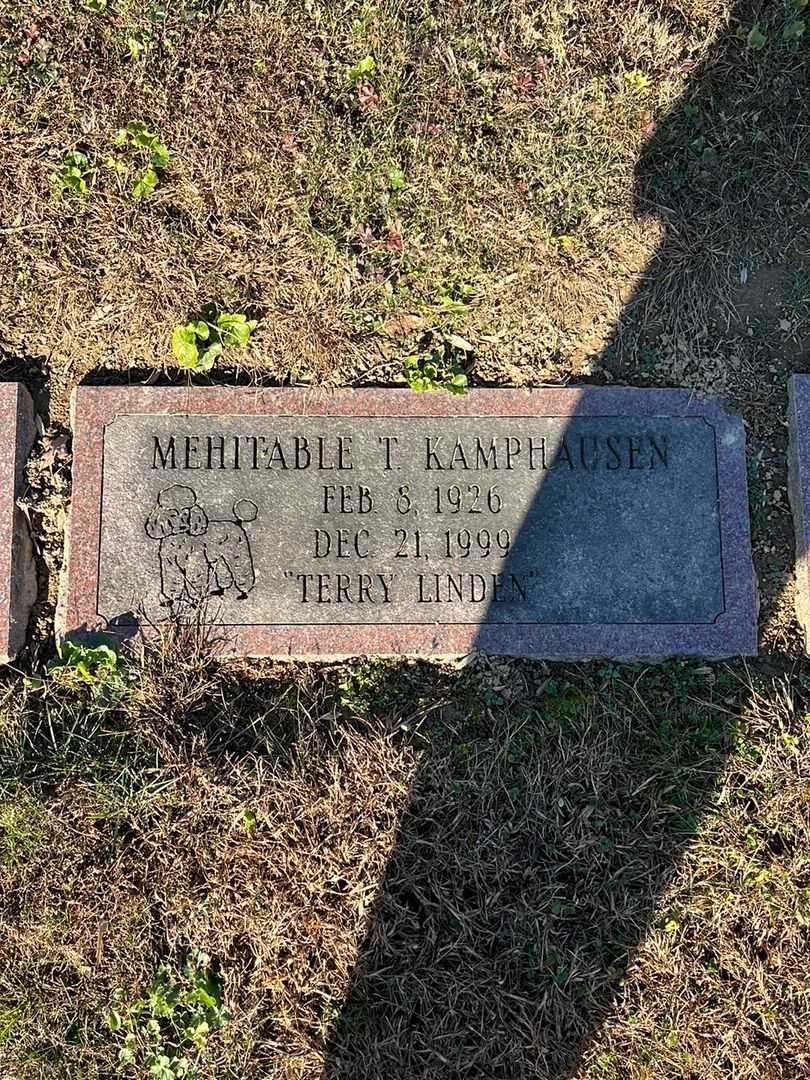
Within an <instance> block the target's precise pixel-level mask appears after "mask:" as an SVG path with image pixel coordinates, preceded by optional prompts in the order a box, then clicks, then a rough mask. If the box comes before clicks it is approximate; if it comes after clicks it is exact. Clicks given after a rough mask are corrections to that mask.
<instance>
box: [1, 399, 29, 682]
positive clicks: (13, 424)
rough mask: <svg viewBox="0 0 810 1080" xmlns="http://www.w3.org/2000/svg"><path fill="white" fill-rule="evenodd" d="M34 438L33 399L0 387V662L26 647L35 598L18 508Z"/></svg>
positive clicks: (26, 533) (25, 528) (26, 538)
mask: <svg viewBox="0 0 810 1080" xmlns="http://www.w3.org/2000/svg"><path fill="white" fill-rule="evenodd" d="M35 437H36V429H35V426H34V407H33V404H32V402H31V396H30V394H29V393H28V391H27V390H26V388H25V387H24V386H23V385H22V383H16V382H8V383H0V663H7V662H8V661H9V660H12V659H13V658H14V657H15V656H16V655H17V653H18V652H19V651H20V649H21V648H22V646H23V645H24V643H25V635H26V631H27V629H28V617H29V615H30V614H31V607H32V606H33V603H34V601H35V600H36V596H37V579H36V569H35V565H34V555H33V550H32V545H31V536H30V533H29V531H28V522H27V521H26V519H25V515H24V514H23V513H22V511H21V510H20V509H19V508H18V506H17V504H16V499H17V498H18V496H19V495H20V494H21V492H22V489H23V486H24V483H25V477H24V468H25V462H26V459H27V457H28V454H29V453H30V451H31V447H32V446H33V444H34V439H35Z"/></svg>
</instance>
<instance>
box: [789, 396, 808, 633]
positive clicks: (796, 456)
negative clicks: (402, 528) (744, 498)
mask: <svg viewBox="0 0 810 1080" xmlns="http://www.w3.org/2000/svg"><path fill="white" fill-rule="evenodd" d="M788 390H789V395H790V402H789V406H788V417H789V429H790V446H789V450H788V494H789V496H790V506H791V509H792V511H793V525H794V529H795V533H796V618H797V619H798V620H799V624H800V625H801V627H802V630H803V632H804V648H805V652H810V552H808V544H809V543H810V375H794V376H793V377H792V378H791V380H790V383H789V384H788Z"/></svg>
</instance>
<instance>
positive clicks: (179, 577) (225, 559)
mask: <svg viewBox="0 0 810 1080" xmlns="http://www.w3.org/2000/svg"><path fill="white" fill-rule="evenodd" d="M258 512H259V508H258V507H257V506H256V504H255V503H254V502H251V500H250V499H238V500H237V501H236V502H235V503H234V504H233V520H231V519H228V520H225V521H220V520H216V521H213V520H211V519H209V517H208V515H207V514H206V512H205V510H204V509H203V507H202V506H200V504H199V503H198V502H197V493H196V492H195V491H194V489H193V488H190V487H185V486H184V485H183V484H173V485H172V486H171V487H167V488H164V489H163V491H161V492H160V493H159V495H158V497H157V504H156V506H155V507H154V509H153V510H152V512H151V513H150V515H149V517H148V518H147V519H146V525H145V528H146V534H147V536H150V537H151V538H152V539H153V540H159V541H160V547H159V549H158V558H159V560H160V592H161V600H160V602H161V604H165V605H173V604H177V603H180V602H182V601H192V602H194V601H200V600H204V599H205V598H206V597H209V596H223V595H224V594H225V593H227V592H228V590H230V589H233V590H235V592H236V598H237V599H238V600H244V599H245V598H246V597H247V595H248V593H249V592H250V591H251V589H252V588H253V586H254V585H255V584H256V571H255V569H254V566H253V553H252V552H251V550H250V540H249V539H248V535H247V533H246V532H245V528H244V525H245V523H246V522H249V521H254V520H255V518H256V515H257V514H258Z"/></svg>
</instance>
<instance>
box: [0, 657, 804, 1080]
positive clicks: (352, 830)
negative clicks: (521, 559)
mask: <svg viewBox="0 0 810 1080" xmlns="http://www.w3.org/2000/svg"><path fill="white" fill-rule="evenodd" d="M166 648H171V646H167V647H166ZM166 648H164V650H163V651H162V652H161V654H160V655H159V656H158V657H157V658H154V659H151V660H150V659H147V660H146V661H145V663H143V664H142V665H137V666H136V667H135V669H134V673H135V674H136V676H137V678H136V679H134V680H133V681H132V682H131V684H130V689H129V690H128V691H127V692H126V693H125V695H124V697H123V698H122V699H120V700H119V703H118V704H112V703H111V702H107V703H106V704H105V703H104V701H103V699H102V698H98V697H94V696H93V695H90V696H88V694H87V692H85V693H84V694H82V693H77V692H76V691H75V690H69V689H67V688H66V687H65V686H60V684H59V683H56V684H54V683H49V684H48V685H47V686H46V688H45V689H44V690H36V691H33V692H30V693H29V694H27V695H26V696H24V697H23V698H22V699H21V698H20V695H19V691H17V692H16V693H14V694H12V693H8V694H7V695H6V700H5V704H4V743H3V746H4V752H3V761H4V770H5V773H6V775H7V776H8V777H10V776H11V774H12V773H13V775H14V776H15V777H16V779H15V780H13V781H11V780H10V779H9V781H8V782H7V784H6V786H5V788H4V794H3V798H2V800H1V801H2V807H1V808H0V816H1V817H2V821H3V824H4V826H5V833H4V840H3V843H2V847H1V848H0V886H2V895H3V896H4V897H5V900H4V904H3V908H2V934H3V940H4V943H5V944H4V948H3V950H2V953H0V986H2V988H3V990H2V994H0V1013H1V1014H2V1017H3V1018H4V1026H3V1037H2V1039H0V1062H2V1067H3V1068H4V1070H5V1071H4V1075H9V1076H14V1077H20V1080H27V1078H29V1077H30V1078H34V1077H44V1076H48V1077H50V1076H54V1077H66V1078H67V1077H76V1076H82V1077H85V1076H86V1077H106V1076H112V1075H115V1068H114V1058H115V1053H116V1051H117V1045H116V1042H115V1039H114V1037H113V1036H112V1035H111V1034H110V1033H109V1032H107V1031H106V1029H105V1027H104V1024H103V1021H102V1013H103V1009H104V1008H105V1007H106V1005H107V1004H108V1003H109V1001H110V998H111V995H112V992H113V990H114V988H115V987H116V986H121V987H124V988H125V991H126V993H127V994H128V995H129V996H130V997H134V996H135V994H136V993H137V992H138V990H139V989H142V988H143V987H144V986H145V985H146V984H147V983H148V981H149V979H150V977H151V974H152V972H153V971H154V968H155V965H156V961H157V959H158V958H160V957H168V958H173V959H176V960H177V959H182V957H183V956H184V955H185V954H186V953H187V952H188V950H189V949H190V948H192V947H194V946H202V947H204V948H205V949H206V950H207V951H208V952H210V953H211V954H212V956H213V957H214V959H215V962H216V964H217V966H218V969H219V971H220V973H221V975H222V978H223V981H224V986H225V993H226V1000H227V1004H228V1006H229V1008H230V1010H231V1011H232V1014H233V1019H232V1020H231V1022H230V1023H229V1024H228V1025H227V1026H226V1028H225V1029H224V1030H223V1031H222V1032H221V1033H219V1034H217V1035H215V1036H213V1037H212V1039H211V1040H210V1044H209V1049H208V1052H207V1054H206V1056H205V1058H204V1060H203V1063H202V1068H201V1073H200V1075H201V1076H202V1077H211V1078H213V1077H217V1078H220V1077H228V1078H233V1080H236V1078H237V1077H238V1078H239V1080H249V1078H253V1077H256V1078H257V1080H258V1078H259V1077H266V1076H274V1077H275V1076H277V1077H289V1078H293V1077H295V1078H315V1077H321V1076H322V1077H323V1078H324V1080H326V1078H331V1077H346V1078H349V1077H351V1078H360V1077H364V1078H365V1077H368V1078H372V1077H380V1076H387V1075H390V1076H393V1077H403V1078H404V1077H412V1076H428V1075H429V1076H431V1077H434V1076H435V1077H482V1076H487V1077H492V1078H504V1080H506V1078H507V1077H508V1078H514V1077H549V1078H551V1077H554V1078H556V1077H563V1076H571V1077H582V1078H585V1077H616V1078H618V1077H633V1078H636V1077H639V1078H641V1077H649V1076H655V1077H659V1076H660V1077H673V1078H675V1077H679V1078H680V1077H687V1076H688V1077H692V1076H694V1077H718V1078H719V1077H726V1076H729V1075H735V1076H736V1075H739V1076H751V1077H754V1076H773V1077H777V1076H778V1077H790V1078H792V1077H800V1076H803V1075H807V1073H808V1070H810V1048H808V1045H807V1041H806V1032H807V1024H808V1021H809V1020H810V988H808V985H807V981H806V972H805V970H804V963H803V958H804V955H805V949H806V932H807V925H808V920H810V906H808V905H809V903H810V901H808V895H809V894H808V888H809V887H810V878H808V871H809V870H810V865H809V864H808V860H807V842H808V839H810V835H809V834H810V806H809V804H808V795H807V792H808V779H810V777H808V769H807V761H808V756H807V738H808V733H807V718H806V716H805V715H804V713H803V711H802V707H801V706H800V705H797V703H796V700H795V697H796V688H795V687H794V688H791V686H790V685H789V683H788V681H787V680H785V679H783V678H782V677H776V678H772V679H769V680H762V679H759V678H758V679H757V680H755V681H754V682H752V681H751V676H750V675H749V673H748V672H746V670H745V669H744V668H743V667H742V666H741V667H739V668H736V669H728V668H725V669H724V668H722V667H709V666H706V665H704V666H702V667H697V666H696V665H694V664H692V665H672V666H670V667H669V668H666V669H658V670H648V671H644V670H642V669H635V670H634V669H630V668H627V669H623V670H619V669H604V670H602V671H600V672H595V671H592V672H587V671H584V670H582V671H575V670H571V671H562V670H559V671H557V672H555V673H554V675H553V677H549V675H548V673H546V672H544V670H543V669H542V668H541V667H538V665H536V664H528V663H519V662H506V661H499V662H497V663H493V664H490V663H486V662H484V663H482V664H479V665H475V666H474V667H473V668H472V669H466V670H463V671H452V670H450V669H442V668H439V667H431V666H425V665H417V664H408V663H405V664H399V665H392V664H390V663H379V664H376V663H361V664H358V665H355V666H354V667H346V666H341V667H338V668H331V669H330V668H313V667H307V666H302V667H300V668H298V669H292V670H291V669H289V668H277V667H274V666H273V665H263V666H261V667H260V668H259V669H257V670H254V672H253V674H252V675H250V676H249V675H247V674H246V673H244V672H242V671H240V670H239V669H238V667H236V666H235V665H226V666H224V667H216V666H214V665H213V664H211V663H209V662H207V661H205V658H204V657H203V656H201V657H200V658H199V660H198V661H193V660H192V663H191V665H190V669H189V672H190V674H189V675H188V677H185V676H183V675H181V674H180V672H181V671H182V668H183V661H182V659H181V657H180V656H179V654H178V653H177V652H175V654H174V663H173V664H172V665H171V666H167V665H166V663H165V659H166V656H167V655H168V653H167V651H166ZM184 650H185V651H187V645H186V646H184ZM167 677H168V678H169V679H172V680H174V681H173V683H172V685H170V686H168V687H167V700H169V701H174V702H175V703H177V704H178V705H180V704H181V703H182V702H183V701H184V700H185V701H186V702H187V706H188V708H187V710H186V717H187V718H186V720H185V722H180V721H179V717H180V715H181V712H182V709H181V708H179V709H178V710H177V713H176V716H177V718H178V720H177V723H176V724H175V725H174V726H173V727H172V734H171V739H170V740H169V741H168V743H167V741H166V733H167V725H166V723H165V718H164V717H157V716H156V714H155V712H154V702H155V697H154V687H155V686H157V685H160V684H161V683H163V682H164V681H165V679H166V678H167ZM802 685H803V684H802ZM155 736H157V739H156V738H155ZM156 741H157V742H158V743H160V744H161V745H163V746H168V748H169V753H168V759H167V758H164V757H163V756H162V755H161V754H159V753H158V754H156V753H155V749H154V748H155V744H156ZM133 1075H134V1074H133ZM138 1075H140V1074H138Z"/></svg>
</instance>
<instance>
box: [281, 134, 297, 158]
mask: <svg viewBox="0 0 810 1080" xmlns="http://www.w3.org/2000/svg"><path fill="white" fill-rule="evenodd" d="M280 142H281V149H282V150H283V151H284V153H285V154H289V155H290V157H296V156H297V155H298V154H299V153H300V150H299V147H298V139H297V138H296V135H295V132H293V131H285V132H284V134H283V135H282V136H281V140H280Z"/></svg>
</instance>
